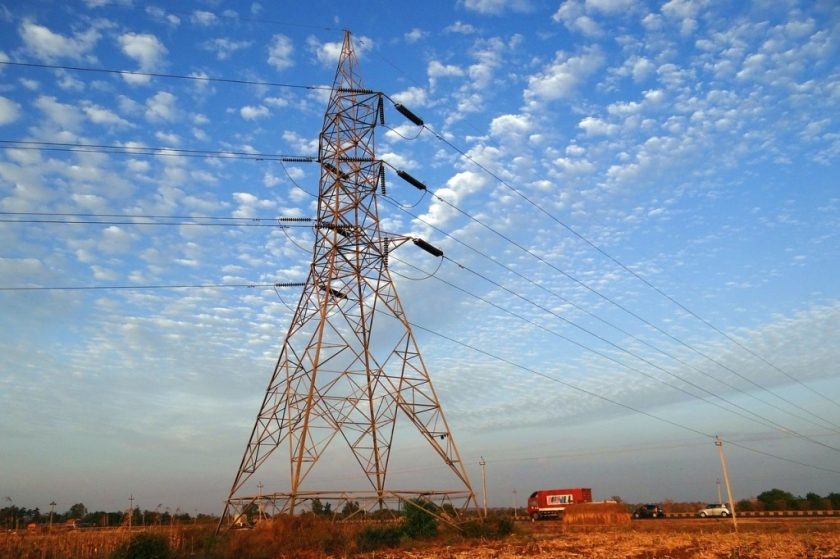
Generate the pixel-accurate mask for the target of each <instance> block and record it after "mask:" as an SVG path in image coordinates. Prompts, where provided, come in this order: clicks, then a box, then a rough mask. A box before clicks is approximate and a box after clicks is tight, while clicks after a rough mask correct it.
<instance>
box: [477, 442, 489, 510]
mask: <svg viewBox="0 0 840 559" xmlns="http://www.w3.org/2000/svg"><path fill="white" fill-rule="evenodd" d="M486 464H487V463H486V462H485V461H484V456H482V457H481V460H479V462H478V465H479V466H481V484H482V485H483V486H484V518H487V475H486V472H485V470H484V466H485V465H486Z"/></svg>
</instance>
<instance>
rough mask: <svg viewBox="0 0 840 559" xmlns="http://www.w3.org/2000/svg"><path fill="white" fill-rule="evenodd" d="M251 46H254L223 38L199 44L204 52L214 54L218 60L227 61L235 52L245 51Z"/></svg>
mask: <svg viewBox="0 0 840 559" xmlns="http://www.w3.org/2000/svg"><path fill="white" fill-rule="evenodd" d="M252 44H254V42H253V41H247V40H242V41H234V40H232V39H228V38H225V37H219V38H216V39H212V40H210V41H205V42H204V43H202V44H201V47H202V48H203V49H205V50H209V51H211V52H215V53H216V58H217V59H218V60H227V59H229V58H230V57H231V55H233V54H234V53H235V52H237V51H240V50H244V49H247V48H248V47H250V46H251V45H252Z"/></svg>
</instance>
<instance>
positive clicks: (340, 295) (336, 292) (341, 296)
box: [321, 285, 347, 299]
mask: <svg viewBox="0 0 840 559" xmlns="http://www.w3.org/2000/svg"><path fill="white" fill-rule="evenodd" d="M321 289H322V290H324V291H329V292H330V294H331V295H332V296H333V297H335V298H336V299H346V298H347V295H345V294H344V293H342V292H341V291H339V290H338V289H334V288H332V287H327V286H326V285H321Z"/></svg>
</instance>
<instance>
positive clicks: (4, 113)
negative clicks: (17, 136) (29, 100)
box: [0, 96, 21, 126]
mask: <svg viewBox="0 0 840 559" xmlns="http://www.w3.org/2000/svg"><path fill="white" fill-rule="evenodd" d="M20 109H21V107H20V104H18V103H16V102H14V101H12V100H11V99H7V98H5V97H2V96H0V126H3V125H5V124H11V123H12V122H14V121H16V120H17V119H18V118H20Z"/></svg>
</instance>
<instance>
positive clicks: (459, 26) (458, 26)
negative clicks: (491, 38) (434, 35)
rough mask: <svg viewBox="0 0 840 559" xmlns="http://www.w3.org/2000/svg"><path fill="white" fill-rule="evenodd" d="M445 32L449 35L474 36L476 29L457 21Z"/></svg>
mask: <svg viewBox="0 0 840 559" xmlns="http://www.w3.org/2000/svg"><path fill="white" fill-rule="evenodd" d="M444 31H446V32H448V33H460V34H462V35H472V34H473V33H475V31H476V30H475V27H473V26H472V25H470V24H469V23H464V22H463V21H456V22H455V23H453V24H451V25H448V26H447V27H446V28H445V29H444Z"/></svg>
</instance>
